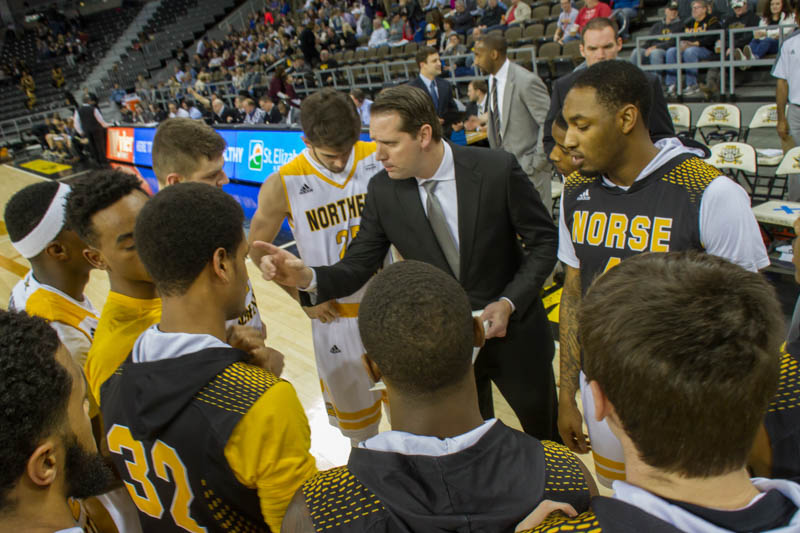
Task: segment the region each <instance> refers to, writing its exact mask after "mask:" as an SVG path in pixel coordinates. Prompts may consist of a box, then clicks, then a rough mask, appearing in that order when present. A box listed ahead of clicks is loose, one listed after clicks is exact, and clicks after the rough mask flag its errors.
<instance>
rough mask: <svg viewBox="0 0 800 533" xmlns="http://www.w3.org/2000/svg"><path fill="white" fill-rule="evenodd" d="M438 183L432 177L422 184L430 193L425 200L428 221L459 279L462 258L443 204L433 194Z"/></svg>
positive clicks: (448, 262)
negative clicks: (445, 215) (451, 232)
mask: <svg viewBox="0 0 800 533" xmlns="http://www.w3.org/2000/svg"><path fill="white" fill-rule="evenodd" d="M438 183H439V182H438V181H433V180H430V179H429V180H427V181H425V182H423V183H422V186H423V187H425V192H426V193H428V200H427V201H426V202H425V207H426V208H427V210H428V221H429V222H430V223H431V229H433V234H434V235H436V240H437V241H439V246H440V247H441V248H442V252H444V257H445V259H447V264H449V265H450V269H451V270H452V271H453V274H455V276H456V279H459V275H460V274H459V270H460V269H459V260H460V258H459V255H458V248H457V247H456V241H455V239H453V236H452V235H451V234H450V227H449V226H448V225H447V219H446V218H445V217H444V211H443V210H442V204H440V203H439V200H438V199H437V198H436V196H434V195H433V191H434V189H436V185H437V184H438Z"/></svg>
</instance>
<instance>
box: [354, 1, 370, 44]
mask: <svg viewBox="0 0 800 533" xmlns="http://www.w3.org/2000/svg"><path fill="white" fill-rule="evenodd" d="M353 17H355V19H356V25H355V28H356V37H362V36H366V37H369V36H370V35H371V34H372V21H371V20H370V19H369V17H367V16H366V15H365V14H364V10H363V9H361V8H353Z"/></svg>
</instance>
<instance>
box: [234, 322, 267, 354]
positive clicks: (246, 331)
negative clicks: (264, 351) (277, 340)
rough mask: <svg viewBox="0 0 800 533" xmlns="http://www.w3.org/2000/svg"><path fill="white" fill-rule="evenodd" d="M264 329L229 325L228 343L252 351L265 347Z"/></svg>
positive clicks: (238, 348) (239, 348)
mask: <svg viewBox="0 0 800 533" xmlns="http://www.w3.org/2000/svg"><path fill="white" fill-rule="evenodd" d="M264 333H265V332H264V331H259V330H257V329H255V328H251V327H250V326H229V327H228V329H227V331H226V334H227V337H226V339H225V340H226V341H227V343H228V344H229V345H230V346H231V347H233V348H236V349H237V350H241V351H243V352H247V353H252V352H253V351H255V350H258V349H259V348H263V347H264V339H265V338H266V336H265V335H264Z"/></svg>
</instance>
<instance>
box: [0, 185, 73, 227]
mask: <svg viewBox="0 0 800 533" xmlns="http://www.w3.org/2000/svg"><path fill="white" fill-rule="evenodd" d="M58 186H59V184H58V182H57V181H42V182H39V183H33V184H31V185H28V186H26V187H23V188H22V189H20V190H19V191H17V192H16V193H14V195H13V196H11V198H9V200H8V203H7V204H6V210H5V213H4V214H3V219H4V220H5V223H6V230H7V231H8V236H9V238H10V239H11V240H12V241H13V242H17V241H19V240H21V239H23V238H24V237H25V236H26V235H28V234H29V233H30V232H31V231H33V228H35V227H36V226H37V225H38V224H39V222H41V221H42V218H44V215H45V213H47V210H48V208H49V207H50V204H51V203H52V202H53V198H55V196H56V193H57V192H58Z"/></svg>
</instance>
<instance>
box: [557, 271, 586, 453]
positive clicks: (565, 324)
mask: <svg viewBox="0 0 800 533" xmlns="http://www.w3.org/2000/svg"><path fill="white" fill-rule="evenodd" d="M564 267H565V269H566V276H565V277H564V288H563V289H562V291H561V303H560V305H559V312H558V343H559V368H560V373H559V381H560V387H559V396H558V432H559V433H560V434H561V439H562V440H563V441H564V444H566V445H567V447H569V449H570V450H572V451H574V452H579V453H586V452H588V451H589V446H588V444H587V439H586V435H584V433H583V417H582V416H581V413H580V411H579V410H578V403H577V401H576V400H575V394H576V393H577V392H578V388H579V381H578V380H579V378H580V371H581V361H580V346H579V344H578V308H579V307H580V305H581V271H580V269H579V268H574V267H571V266H569V265H564Z"/></svg>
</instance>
